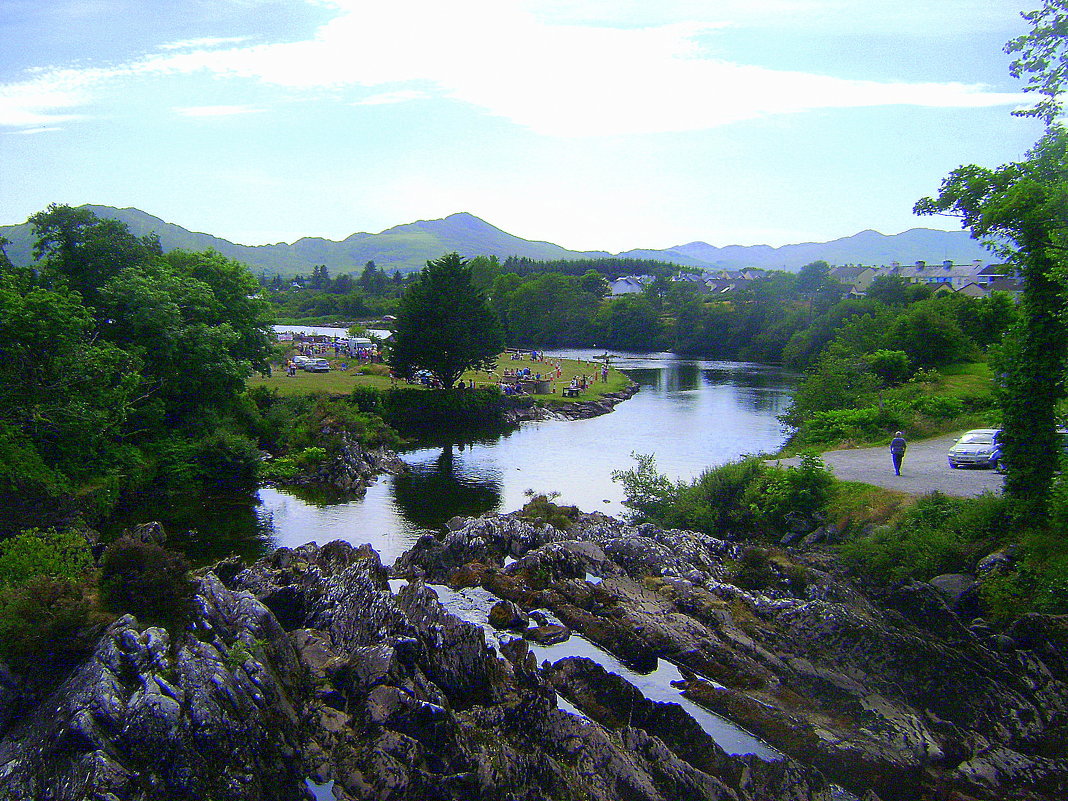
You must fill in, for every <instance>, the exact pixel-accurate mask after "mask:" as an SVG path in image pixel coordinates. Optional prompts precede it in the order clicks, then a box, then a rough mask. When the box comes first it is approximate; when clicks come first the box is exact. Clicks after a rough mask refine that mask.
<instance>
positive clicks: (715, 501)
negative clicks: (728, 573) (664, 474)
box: [662, 458, 768, 536]
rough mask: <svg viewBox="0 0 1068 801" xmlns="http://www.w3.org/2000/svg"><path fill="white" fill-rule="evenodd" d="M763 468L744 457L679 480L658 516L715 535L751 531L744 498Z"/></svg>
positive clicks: (674, 524) (750, 510)
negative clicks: (688, 481)
mask: <svg viewBox="0 0 1068 801" xmlns="http://www.w3.org/2000/svg"><path fill="white" fill-rule="evenodd" d="M767 469H768V468H766V467H765V466H764V463H763V462H762V461H761V460H760V459H757V458H748V459H742V460H741V461H738V462H728V463H727V464H725V465H720V466H719V467H713V468H710V469H708V470H705V471H704V472H703V473H701V475H700V476H698V477H697V478H696V479H695V480H694V481H693V482H691V483H690V484H689V485H686V484H681V483H680V484H679V486H678V489H677V491H676V496H675V498H674V500H673V502H672V503H671V504H670V506H669V507H668V508H666V509H665V511H664V513H663V515H662V518H663V522H664V524H665V525H670V526H672V527H674V528H687V529H693V530H695V531H703V532H705V533H707V534H714V535H717V536H719V535H721V534H723V533H724V532H732V533H746V532H753V531H755V529H756V519H755V516H754V514H753V508H752V506H751V505H750V504H749V502H748V501H747V500H746V498H747V497H748V495H749V493H750V490H751V488H752V487H753V486H754V485H756V484H757V483H758V482H759V481H760V480H761V479H762V478H763V477H764V474H765V472H766V471H767Z"/></svg>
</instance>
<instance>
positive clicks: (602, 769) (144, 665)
mask: <svg viewBox="0 0 1068 801" xmlns="http://www.w3.org/2000/svg"><path fill="white" fill-rule="evenodd" d="M576 554H577V556H576ZM572 556H573V557H575V558H582V559H585V558H588V557H589V558H594V559H596V558H597V556H598V554H597V551H596V549H587V548H580V549H578V550H577V551H574V552H572ZM606 564H607V563H606ZM220 572H221V573H222V575H224V576H225V577H226V579H227V580H226V583H225V584H224V582H223V581H222V579H221V578H220V577H219V575H218V574H216V573H215V572H208V573H206V574H205V575H203V577H202V578H201V579H200V581H199V585H198V588H197V593H196V596H195V604H194V609H193V610H192V612H191V615H190V618H189V620H188V622H187V624H186V626H185V627H184V628H183V629H182V630H180V631H178V630H175V631H172V632H168V631H166V630H164V629H161V628H156V627H145V626H142V625H139V624H138V622H137V621H136V620H135V619H133V618H132V617H129V616H127V617H124V618H122V619H120V620H118V621H117V622H115V623H114V624H113V625H112V626H111V627H110V628H109V629H108V630H107V632H106V634H105V635H104V636H103V637H102V638H101V640H100V641H99V643H98V644H97V647H96V650H95V652H94V653H93V655H92V657H91V658H90V659H89V660H88V661H86V662H85V663H84V664H82V665H80V666H78V667H77V668H75V669H74V670H73V672H72V673H71V674H70V675H69V676H68V677H67V678H66V679H65V681H63V682H62V684H61V685H60V686H58V687H56V688H55V689H54V690H53V691H51V692H50V693H48V694H47V696H45V697H43V698H38V699H31V698H30V697H28V696H27V695H26V694H25V693H23V692H22V690H21V689H20V686H21V685H20V680H19V678H18V677H15V676H12V675H10V674H8V673H6V672H0V726H2V728H0V786H2V787H3V789H4V793H3V797H4V798H5V801H6V800H7V799H12V800H13V801H14V800H18V801H22V799H27V800H28V799H35V801H37V800H40V801H44V800H45V799H48V801H67V800H68V799H69V800H70V801H74V799H79V800H80V799H90V798H91V799H107V800H108V801H114V800H115V799H122V800H123V801H149V800H150V799H153V800H154V799H160V800H161V801H162V800H163V799H167V801H170V800H171V799H190V801H192V799H205V798H212V799H215V801H252V800H253V799H268V800H270V801H273V800H274V799H278V801H282V799H286V800H287V801H289V800H290V799H299V798H306V797H308V795H307V793H306V791H305V787H306V784H305V780H306V779H307V780H312V781H314V782H316V783H317V784H324V783H327V782H332V783H333V784H332V787H333V793H334V796H335V798H337V799H339V801H348V800H349V799H367V801H370V800H371V799H457V800H459V799H465V800H466V799H500V800H501V801H505V800H506V799H507V800H508V801H512V800H513V799H514V800H516V801H540V800H541V799H546V798H553V799H575V800H576V801H578V799H582V800H583V801H587V800H588V799H594V801H614V800H615V799H622V798H626V799H628V801H631V800H633V801H669V800H673V799H679V798H686V799H707V800H708V801H712V800H717V801H728V800H730V801H734V800H735V799H737V800H738V801H755V800H756V799H763V800H764V801H786V800H787V799H790V800H791V801H829V794H828V790H827V786H826V783H825V781H824V779H823V778H822V777H821V776H820V774H819V773H818V772H814V771H812V770H809V769H806V768H804V767H803V766H802V765H800V764H799V763H796V762H793V761H792V760H785V761H783V762H782V763H781V764H776V765H770V764H765V763H760V764H755V763H752V760H747V759H742V758H737V757H730V756H728V755H726V754H724V753H722V751H720V750H717V749H715V748H714V747H711V746H710V748H711V751H710V752H709V753H707V754H703V753H701V748H700V747H698V746H697V745H695V744H694V743H693V742H689V743H687V742H685V741H684V738H682V737H680V736H679V733H678V732H679V731H682V729H678V730H677V731H673V726H686V725H688V724H687V723H686V719H685V717H684V715H685V713H681V714H682V715H683V717H680V711H679V710H677V709H659V708H658V707H651V708H650V711H649V714H646V715H644V716H640V717H635V718H634V719H632V720H630V721H622V720H614V721H611V722H608V723H607V724H606V725H602V724H601V723H599V722H596V720H591V719H589V718H585V717H580V716H577V715H575V714H571V713H569V712H565V711H562V710H561V709H559V708H558V704H557V694H556V690H555V688H554V684H553V683H552V682H550V678H551V674H550V673H548V672H547V671H546V670H544V669H542V668H540V667H539V666H538V665H537V664H536V663H535V660H534V658H533V656H532V655H531V654H529V653H528V652H527V651H526V650H525V649H524V648H520V647H515V648H509V649H507V653H508V654H509V656H507V657H505V656H503V655H502V654H501V653H499V652H498V651H497V650H496V649H495V648H494V647H490V646H489V645H487V641H486V635H485V633H484V630H483V629H482V628H481V627H480V626H478V625H474V624H472V623H469V622H466V621H464V620H462V619H460V618H458V617H456V616H455V615H453V614H451V613H450V612H448V611H447V610H446V609H445V608H444V607H443V606H442V604H441V603H440V602H439V599H438V595H437V594H436V592H435V591H434V590H433V589H432V588H431V587H429V586H428V585H426V584H424V583H423V582H421V581H418V580H416V581H411V582H409V583H408V584H407V585H406V586H404V587H403V588H400V589H398V590H397V591H394V590H393V589H392V588H391V586H390V583H389V581H388V579H387V572H386V570H385V569H384V568H383V567H382V565H381V562H380V561H379V559H378V556H377V554H376V553H375V552H374V551H373V550H371V549H370V548H369V547H367V546H363V547H361V548H354V547H352V546H350V545H347V544H345V543H341V542H335V543H330V544H328V545H325V546H323V547H321V548H320V547H317V546H315V545H307V546H302V547H300V548H296V549H293V550H288V549H280V550H278V551H276V552H275V553H274V554H273V555H272V556H271V557H269V558H265V559H262V560H260V561H259V562H257V563H255V564H254V565H252V566H250V567H248V568H245V569H240V570H235V565H234V564H233V562H232V560H230V561H228V562H227V563H226V564H225V565H224V566H221V567H220ZM534 619H535V620H539V619H542V620H543V619H544V615H541V614H540V613H539V614H537V615H535V616H534ZM518 642H519V643H520V644H521V643H523V642H524V641H522V640H519V641H518ZM563 670H564V669H563V668H561V671H563ZM561 675H563V674H562V672H561ZM556 680H557V681H559V682H560V684H561V686H563V684H564V683H565V681H564V679H562V678H558V679H556ZM583 684H584V686H585V687H587V688H589V693H591V694H597V693H601V694H603V693H605V692H616V693H629V694H630V697H632V698H633V699H634V700H635V701H636V702H637V701H638V700H639V697H640V693H639V692H638V691H637V690H636V689H634V688H633V687H631V688H629V689H628V688H626V687H622V686H621V685H619V684H618V679H617V677H610V676H608V675H607V674H605V675H596V674H594V673H590V674H589V675H587V676H585V678H584V680H583ZM572 685H573V686H577V683H576V682H572ZM602 685H604V686H608V687H610V689H609V690H605V689H604V687H602ZM628 687H629V685H628ZM634 693H637V695H634ZM576 695H578V693H576ZM669 706H670V705H669ZM672 721H674V724H672ZM689 725H691V728H692V721H691V724H689Z"/></svg>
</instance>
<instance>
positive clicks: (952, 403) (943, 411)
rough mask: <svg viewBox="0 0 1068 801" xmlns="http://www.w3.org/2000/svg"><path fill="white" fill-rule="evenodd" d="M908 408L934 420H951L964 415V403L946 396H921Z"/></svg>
mask: <svg viewBox="0 0 1068 801" xmlns="http://www.w3.org/2000/svg"><path fill="white" fill-rule="evenodd" d="M910 406H912V408H913V409H915V410H916V411H917V412H919V413H920V414H922V415H926V416H927V417H930V418H932V419H935V420H951V419H953V418H954V417H957V416H959V415H961V414H963V413H964V401H962V400H961V399H960V398H953V397H950V396H948V395H921V396H920V397H918V398H916V399H915V400H914V401H912V403H911V404H910Z"/></svg>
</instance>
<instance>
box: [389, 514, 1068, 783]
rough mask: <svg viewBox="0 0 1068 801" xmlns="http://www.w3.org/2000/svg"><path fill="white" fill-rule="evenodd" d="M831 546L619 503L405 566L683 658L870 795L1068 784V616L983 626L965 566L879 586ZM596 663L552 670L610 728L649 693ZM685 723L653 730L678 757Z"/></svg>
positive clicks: (464, 535) (447, 542)
mask: <svg viewBox="0 0 1068 801" xmlns="http://www.w3.org/2000/svg"><path fill="white" fill-rule="evenodd" d="M505 557H511V559H512V560H514V561H510V562H509V563H508V564H507V565H505V562H504V560H505ZM826 560H827V557H825V556H821V555H820V554H818V553H815V552H812V553H808V554H802V553H799V552H790V553H787V552H785V551H776V552H774V553H769V552H766V551H759V550H757V549H753V548H750V547H748V546H744V545H740V544H737V543H730V542H726V541H722V540H717V539H715V538H713V537H709V536H706V535H700V534H694V533H692V532H683V531H663V530H660V529H657V528H654V527H652V526H636V527H631V526H625V525H621V524H620V523H618V522H616V521H614V520H611V519H609V518H605V517H603V516H600V515H590V516H586V517H584V518H582V519H581V520H580V521H578V523H577V524H576V525H575V526H574V527H573V529H572V530H571V531H568V532H564V531H558V530H556V529H554V528H552V527H551V526H540V527H538V526H535V525H532V524H530V523H527V522H524V521H522V520H520V519H518V517H516V516H504V517H499V516H495V517H486V518H481V519H477V520H470V521H467V522H466V524H465V525H463V526H457V527H455V530H453V531H451V532H450V533H449V534H448V535H447V536H445V538H444V539H442V540H438V539H436V538H433V537H425V538H423V539H422V540H420V541H419V543H417V545H416V547H415V548H413V549H412V551H410V552H409V553H408V554H406V555H405V556H404V557H402V558H401V559H400V560H399V561H398V563H397V564H396V565H395V567H394V570H395V572H396V574H397V575H406V576H411V577H413V578H416V577H417V578H420V579H422V580H426V581H433V582H448V583H450V584H451V585H453V586H471V585H478V586H481V587H483V588H485V589H486V590H489V591H490V592H492V593H493V594H494V595H495V596H497V597H499V598H501V599H503V600H505V601H508V602H510V603H512V604H514V605H515V606H516V607H517V608H518V610H519V611H520V612H522V611H524V610H532V609H539V608H541V609H548V610H551V611H552V613H553V614H554V615H556V616H557V617H558V618H559V619H560V620H561V621H562V622H563V623H564V624H565V625H566V626H567V627H569V628H570V629H572V630H574V631H576V632H581V633H582V634H584V635H585V636H586V637H587V638H588V639H590V640H592V641H594V642H595V643H597V644H599V645H600V646H602V647H603V648H605V649H606V650H608V651H610V652H612V653H613V654H615V655H616V656H618V657H619V658H620V659H621V660H623V661H626V662H628V663H629V664H636V665H645V666H647V667H650V668H651V667H652V666H653V665H655V664H656V661H657V659H659V658H668V659H670V660H671V661H672V662H674V663H675V664H676V665H678V666H679V667H680V669H681V670H682V672H683V675H684V677H685V678H684V685H685V687H684V689H685V692H686V694H687V696H688V697H690V698H691V699H693V700H695V701H697V702H699V703H700V704H701V705H703V706H705V707H706V708H708V709H710V710H713V711H716V712H719V713H721V714H722V715H724V716H725V717H727V718H729V719H731V720H733V721H735V722H737V723H739V724H741V725H742V726H743V727H744V728H746V729H748V730H749V731H751V732H753V733H755V734H757V735H758V736H760V737H761V738H763V739H764V740H765V741H766V742H768V743H770V744H771V745H773V746H774V747H775V748H777V749H779V750H780V751H782V752H783V753H785V754H787V755H789V756H791V757H793V758H795V759H797V760H798V761H799V762H803V763H805V764H807V765H810V766H813V767H816V768H818V769H819V770H820V771H822V772H823V773H824V774H825V775H826V776H827V777H828V778H829V779H830V780H831V781H833V782H835V783H837V784H839V785H842V786H844V787H846V788H847V789H849V790H850V791H852V792H853V793H855V794H856V795H857V796H864V795H865V794H866V793H875V794H877V796H878V797H879V798H881V799H883V800H884V801H888V800H889V799H901V801H905V799H909V800H911V799H932V800H933V799H940V800H941V799H945V798H955V799H967V798H974V799H991V800H993V799H1004V798H1013V799H1032V800H1037V799H1043V800H1045V801H1054V799H1063V798H1068V685H1066V683H1065V682H1066V677H1068V618H1065V617H1051V616H1042V615H1029V616H1027V617H1026V618H1024V619H1022V620H1020V621H1018V622H1017V623H1016V624H1015V625H1014V626H1013V627H1011V628H1010V629H1009V630H1008V631H1006V632H996V633H995V632H994V630H993V629H992V628H991V627H990V626H988V625H983V624H981V623H980V622H978V621H972V625H970V626H967V627H966V626H965V625H964V624H965V623H966V622H969V621H968V620H967V618H966V617H961V615H960V614H958V613H957V612H954V611H953V610H952V609H951V608H950V607H949V606H948V605H947V600H948V601H950V602H952V603H954V605H955V606H956V607H957V608H958V609H961V610H963V609H966V608H968V605H967V604H964V605H961V604H959V603H958V600H959V598H960V597H963V591H962V593H961V594H958V593H956V592H954V593H947V586H946V585H947V584H949V583H950V582H949V580H948V579H945V580H943V581H941V582H939V586H938V587H936V586H933V585H930V584H920V583H917V584H912V585H906V586H903V587H900V588H898V589H897V590H895V591H894V592H893V593H892V594H890V596H888V597H886V598H881V599H878V601H876V600H873V599H871V598H869V597H866V596H865V595H863V594H861V593H860V592H858V591H857V590H856V589H854V588H851V587H850V586H849V585H847V584H845V583H843V582H842V581H841V580H839V579H838V578H836V577H835V576H834V574H833V569H832V566H831V565H830V563H829V562H827V561H826ZM956 584H961V581H960V580H957V581H956V583H955V584H954V586H956ZM738 585H744V586H745V587H746V588H745V589H743V588H742V587H740V586H738ZM962 586H963V585H962ZM965 589H966V588H965ZM567 661H568V660H565V662H567ZM595 673H596V671H595V670H592V669H591V668H590V667H589V666H585V667H583V666H581V665H576V664H571V665H565V664H559V665H557V666H556V667H554V668H552V669H551V670H549V671H548V673H547V675H548V677H549V678H550V680H551V682H552V683H553V684H554V686H556V687H557V688H558V689H559V690H560V692H561V693H562V694H564V695H565V696H566V697H568V698H569V700H571V701H572V702H573V703H574V704H575V705H576V706H578V707H579V708H580V709H582V710H583V711H584V712H586V714H588V715H589V716H590V717H591V718H593V719H594V720H596V721H598V722H599V723H601V724H602V725H606V726H610V724H611V717H612V714H613V712H612V710H613V709H619V708H628V709H636V708H637V707H635V705H634V703H632V702H629V701H628V702H626V703H625V704H624V701H623V700H622V699H625V698H626V697H627V693H626V692H625V691H622V690H621V691H620V692H621V693H622V695H621V694H619V693H616V694H615V695H614V696H613V695H611V694H609V695H605V690H604V687H603V686H602V687H601V688H600V689H598V688H597V687H596V686H593V685H591V681H594V682H595V683H596V681H598V680H595ZM591 677H594V678H591ZM602 684H603V682H602ZM613 697H614V698H615V700H614V701H611V702H607V701H605V700H604V699H605V698H613ZM621 704H622V705H623V706H621ZM643 714H644V713H643ZM645 717H646V718H649V719H652V718H653V717H655V715H652V713H648V714H645ZM635 719H636V718H635V717H634V716H633V715H632V716H631V718H630V725H640V724H635V723H634V720H635ZM683 730H685V728H684V727H682V725H681V724H673V725H671V726H668V727H666V728H665V727H663V726H661V727H660V728H657V727H655V726H650V727H646V728H644V731H645V732H646V734H650V735H651V736H656V737H660V738H661V740H662V742H664V743H665V744H666V746H667V747H668V748H669V749H672V750H673V753H678V754H682V753H684V752H683V751H681V750H680V748H682V747H683V746H684V744H685V743H681V744H680V743H673V741H672V738H671V732H677V731H683ZM684 739H685V740H686V741H687V742H688V741H690V740H691V739H692V738H689V737H687V738H684ZM691 764H697V763H693V762H692V761H691ZM702 764H703V763H702ZM697 766H698V767H700V768H701V769H702V770H704V769H705V767H707V765H705V766H704V767H702V765H701V764H697ZM716 775H720V774H716ZM732 786H734V785H732Z"/></svg>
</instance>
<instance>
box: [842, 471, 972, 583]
mask: <svg viewBox="0 0 1068 801" xmlns="http://www.w3.org/2000/svg"><path fill="white" fill-rule="evenodd" d="M968 503H969V501H968V500H966V499H964V498H950V497H947V496H945V495H942V494H940V493H937V492H933V493H931V494H930V495H927V496H924V497H923V498H921V499H920V500H918V501H917V502H916V503H915V504H914V505H913V506H911V507H910V508H909V509H908V510H907V511H906V512H905V514H904V515H903V516H902V518H901V519H900V520H899V521H898V522H897V523H896V524H893V525H885V526H880V527H879V528H877V529H876V530H875V531H874V532H872V533H870V534H867V535H858V536H854V537H852V538H851V539H848V540H846V541H845V542H843V543H842V545H841V551H842V555H843V557H844V558H845V559H846V561H847V562H848V563H849V564H850V565H851V566H852V567H853V568H854V569H856V570H858V571H860V572H861V573H864V574H866V575H868V576H869V577H871V578H873V579H875V580H876V581H878V582H882V583H890V582H894V581H903V580H906V579H921V580H924V579H929V578H931V577H933V576H937V575H938V574H940V573H950V572H963V571H966V570H968V569H969V568H970V567H971V562H972V552H973V549H972V548H971V547H969V546H970V543H971V538H970V534H969V533H968V531H967V530H966V529H965V527H964V526H962V525H961V513H962V512H963V510H964V509H965V508H966V507H967V505H968Z"/></svg>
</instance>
